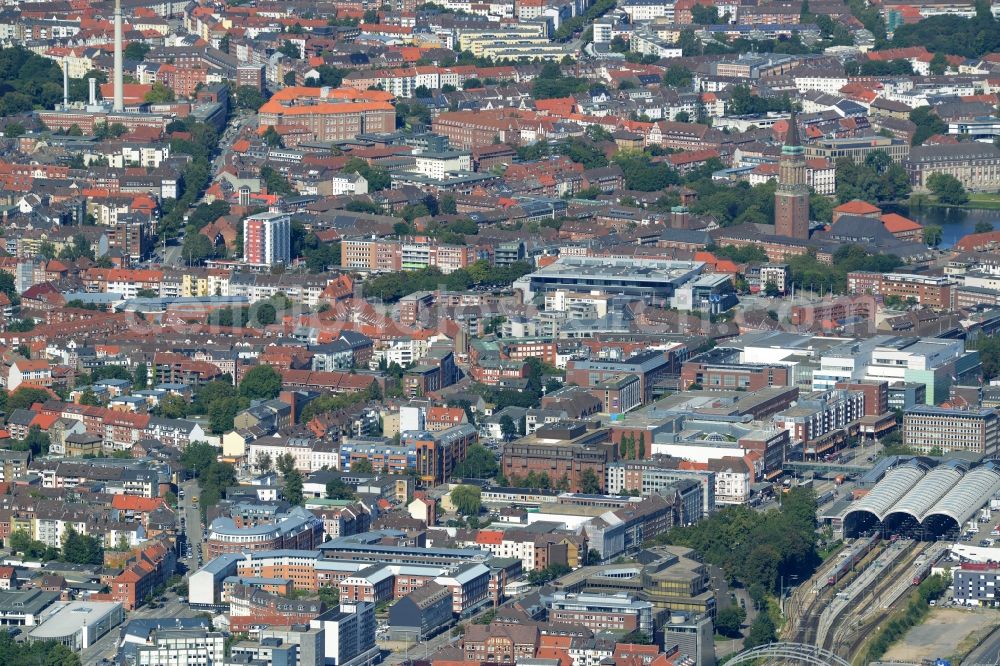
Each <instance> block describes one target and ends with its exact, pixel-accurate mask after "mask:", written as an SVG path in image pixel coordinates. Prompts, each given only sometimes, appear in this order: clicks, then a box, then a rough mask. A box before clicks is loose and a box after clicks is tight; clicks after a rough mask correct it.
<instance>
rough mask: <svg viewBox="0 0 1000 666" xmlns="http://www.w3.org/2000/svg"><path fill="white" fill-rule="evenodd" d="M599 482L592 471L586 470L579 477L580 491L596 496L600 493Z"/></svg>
mask: <svg viewBox="0 0 1000 666" xmlns="http://www.w3.org/2000/svg"><path fill="white" fill-rule="evenodd" d="M601 485H602V484H601V481H600V480H599V479H598V478H597V474H595V473H594V470H593V469H591V468H589V467H588V468H587V469H585V470H583V474H581V475H580V490H582V491H583V492H585V493H590V494H597V493H600V492H601Z"/></svg>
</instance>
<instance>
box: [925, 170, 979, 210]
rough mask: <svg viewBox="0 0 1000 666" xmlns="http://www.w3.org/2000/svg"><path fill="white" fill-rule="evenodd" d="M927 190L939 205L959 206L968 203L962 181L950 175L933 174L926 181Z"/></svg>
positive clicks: (967, 195)
mask: <svg viewBox="0 0 1000 666" xmlns="http://www.w3.org/2000/svg"><path fill="white" fill-rule="evenodd" d="M927 188H928V189H929V190H930V191H931V192H932V193H933V194H934V196H935V197H937V200H938V202H939V203H943V204H948V205H950V206H961V205H963V204H966V203H968V202H969V194H968V193H967V192H966V191H965V188H964V187H963V186H962V181H960V180H959V179H958V178H955V177H954V176H953V175H951V174H950V173H934V174H931V177H930V178H928V179H927Z"/></svg>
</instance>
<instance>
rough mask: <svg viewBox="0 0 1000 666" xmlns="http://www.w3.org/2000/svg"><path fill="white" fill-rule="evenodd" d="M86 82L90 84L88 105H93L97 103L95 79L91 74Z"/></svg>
mask: <svg viewBox="0 0 1000 666" xmlns="http://www.w3.org/2000/svg"><path fill="white" fill-rule="evenodd" d="M87 84H88V85H89V86H90V105H91V106H94V105H95V104H97V79H95V78H94V77H93V76H92V77H90V78H89V79H87Z"/></svg>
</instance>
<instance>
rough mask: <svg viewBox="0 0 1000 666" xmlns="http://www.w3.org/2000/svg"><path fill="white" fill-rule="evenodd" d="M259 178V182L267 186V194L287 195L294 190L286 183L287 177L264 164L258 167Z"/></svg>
mask: <svg viewBox="0 0 1000 666" xmlns="http://www.w3.org/2000/svg"><path fill="white" fill-rule="evenodd" d="M260 180H261V183H262V184H263V185H264V186H265V187H266V188H267V192H268V194H280V195H282V196H288V195H290V194H293V193H294V192H295V190H293V189H292V186H291V185H289V184H288V179H287V178H285V177H284V176H282V175H281V174H280V173H278V172H277V171H275V170H274V169H272V168H271V167H269V166H267V165H266V164H265V165H264V166H263V167H261V169H260Z"/></svg>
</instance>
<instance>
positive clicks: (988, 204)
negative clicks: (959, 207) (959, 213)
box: [964, 192, 1000, 210]
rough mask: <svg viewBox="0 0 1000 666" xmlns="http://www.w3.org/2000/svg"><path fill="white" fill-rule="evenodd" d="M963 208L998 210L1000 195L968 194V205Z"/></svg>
mask: <svg viewBox="0 0 1000 666" xmlns="http://www.w3.org/2000/svg"><path fill="white" fill-rule="evenodd" d="M964 208H980V209H983V210H1000V194H989V193H986V192H973V193H970V194H969V203H967V204H966V205H965V206H964Z"/></svg>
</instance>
